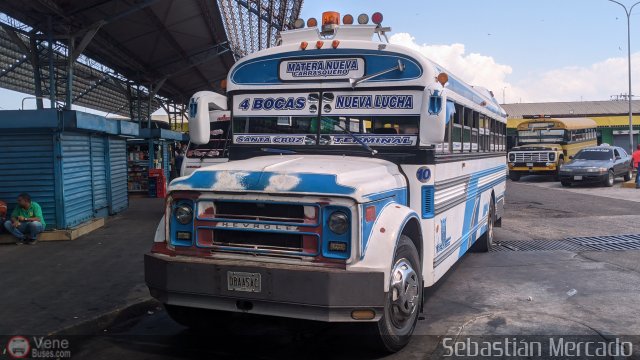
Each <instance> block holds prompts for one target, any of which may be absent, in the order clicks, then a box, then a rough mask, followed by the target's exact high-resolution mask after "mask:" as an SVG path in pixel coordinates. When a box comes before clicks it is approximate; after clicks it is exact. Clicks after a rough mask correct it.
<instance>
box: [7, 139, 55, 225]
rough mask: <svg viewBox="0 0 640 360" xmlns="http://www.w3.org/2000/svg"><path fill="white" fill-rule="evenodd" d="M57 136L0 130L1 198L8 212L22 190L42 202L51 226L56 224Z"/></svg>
mask: <svg viewBox="0 0 640 360" xmlns="http://www.w3.org/2000/svg"><path fill="white" fill-rule="evenodd" d="M53 147H54V135H53V134H25V133H19V132H18V133H7V132H4V131H1V130H0V199H1V200H4V201H6V202H7V204H8V206H9V213H10V212H11V211H13V209H14V208H15V206H16V198H17V197H18V194H20V193H21V192H27V193H29V194H30V195H31V197H32V199H33V201H35V202H37V203H38V204H40V206H41V207H42V214H43V216H44V220H45V222H46V223H47V226H48V227H49V228H52V227H55V225H56V204H55V197H54V194H55V191H54V189H55V176H54V155H53Z"/></svg>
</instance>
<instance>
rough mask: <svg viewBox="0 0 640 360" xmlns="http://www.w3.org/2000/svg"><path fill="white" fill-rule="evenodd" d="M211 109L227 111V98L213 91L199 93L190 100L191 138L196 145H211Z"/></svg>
mask: <svg viewBox="0 0 640 360" xmlns="http://www.w3.org/2000/svg"><path fill="white" fill-rule="evenodd" d="M210 109H212V110H227V97H226V96H224V95H220V94H218V93H214V92H212V91H198V92H197V93H195V94H193V96H192V97H191V100H189V138H190V140H191V142H192V143H194V144H198V145H204V144H208V143H209V139H210V137H211V134H210V132H211V124H210V122H211V120H210V117H209V110H210Z"/></svg>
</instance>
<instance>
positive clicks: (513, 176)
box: [509, 171, 520, 181]
mask: <svg viewBox="0 0 640 360" xmlns="http://www.w3.org/2000/svg"><path fill="white" fill-rule="evenodd" d="M509 179H511V181H520V173H517V172H515V171H510V172H509Z"/></svg>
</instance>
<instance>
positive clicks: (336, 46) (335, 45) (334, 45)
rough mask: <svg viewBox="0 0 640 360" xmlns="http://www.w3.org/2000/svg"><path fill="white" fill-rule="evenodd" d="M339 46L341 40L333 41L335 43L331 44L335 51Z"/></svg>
mask: <svg viewBox="0 0 640 360" xmlns="http://www.w3.org/2000/svg"><path fill="white" fill-rule="evenodd" d="M339 45H340V40H333V41H332V42H331V46H332V47H333V48H334V49H337V48H338V46H339Z"/></svg>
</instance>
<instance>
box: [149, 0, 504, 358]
mask: <svg viewBox="0 0 640 360" xmlns="http://www.w3.org/2000/svg"><path fill="white" fill-rule="evenodd" d="M349 18H350V19H353V18H352V17H351V16H348V17H347V16H345V19H347V20H348V19H349ZM359 18H360V19H368V16H366V15H361V16H360V17H359ZM372 19H373V20H374V22H375V23H376V24H374V25H368V24H361V25H338V23H339V15H337V14H336V13H333V12H331V13H325V14H323V26H322V29H321V30H319V29H316V28H315V27H311V28H306V29H305V28H299V29H295V30H289V31H283V32H281V33H280V40H279V42H278V44H277V46H274V47H272V48H270V49H266V50H262V51H259V52H257V53H254V54H251V55H248V56H246V57H244V58H242V59H240V60H239V61H238V62H237V63H236V64H235V65H234V66H233V68H232V69H231V71H230V73H229V76H228V81H227V83H228V93H227V94H228V96H229V104H230V106H229V108H230V109H231V117H232V120H231V122H232V128H233V134H232V145H231V147H230V151H229V154H230V159H229V160H230V161H229V162H227V163H224V164H218V165H215V166H210V167H207V168H202V169H198V170H196V171H195V172H194V173H193V174H191V175H190V176H188V177H183V178H180V179H176V180H174V181H173V182H172V183H171V184H170V189H169V191H170V193H169V196H168V198H167V200H166V215H165V217H164V219H163V220H162V222H161V224H160V225H159V227H158V230H157V232H156V236H155V242H154V246H153V248H152V250H151V252H150V253H149V254H147V255H146V257H145V269H146V271H145V272H146V282H147V284H148V286H149V288H150V292H151V294H152V295H153V296H154V297H156V298H157V299H159V300H160V301H161V302H163V303H164V304H165V305H166V309H167V311H168V313H169V315H170V316H171V317H173V318H174V319H175V320H176V321H178V322H180V323H182V324H185V325H187V326H194V325H197V323H198V322H200V321H201V320H202V317H203V315H204V314H206V313H207V312H205V311H204V310H206V311H211V310H218V311H219V312H218V314H219V316H220V319H223V318H224V316H225V315H227V314H228V313H230V312H244V313H250V314H262V315H271V316H281V317H290V318H301V319H311V320H319V321H327V322H356V323H362V324H361V326H363V327H369V328H370V329H371V330H373V331H372V332H373V334H375V335H374V337H375V340H376V341H377V343H378V344H379V345H381V346H382V347H383V349H385V350H387V351H397V350H399V349H401V348H402V347H403V346H405V345H406V344H407V342H408V341H409V339H410V337H411V334H412V333H413V331H414V328H415V326H416V322H417V319H418V314H419V313H420V312H421V311H422V306H423V290H424V289H425V288H429V287H432V286H433V285H434V284H435V283H436V282H437V281H438V280H439V279H440V278H442V276H443V275H444V274H445V273H446V272H447V271H448V270H449V269H450V268H451V267H452V266H453V265H454V264H455V263H456V262H457V261H458V260H459V259H460V258H461V257H462V256H463V255H465V253H467V252H469V251H478V252H482V251H488V249H489V248H490V247H491V246H492V244H493V234H494V232H493V230H494V225H499V224H500V219H501V217H502V214H503V208H504V193H505V181H506V169H507V166H506V152H505V151H504V148H505V133H506V113H505V111H504V110H503V109H502V108H501V107H500V106H499V105H498V102H497V101H496V99H495V98H494V97H493V94H492V93H491V92H490V91H488V90H486V89H483V88H479V87H473V86H470V85H467V84H465V83H464V82H463V81H461V80H460V79H459V78H457V77H456V76H454V75H453V74H451V73H450V72H448V71H447V70H445V68H444V67H442V66H440V65H438V64H436V63H434V62H432V61H430V60H429V59H427V58H425V57H424V56H423V55H422V54H421V53H420V52H418V51H415V50H413V49H410V48H407V47H404V46H400V45H395V44H390V43H387V42H384V41H382V40H381V41H377V40H375V39H385V38H386V35H385V33H386V32H387V31H389V29H388V28H384V27H382V26H380V22H381V19H382V15H381V14H379V13H376V14H374V15H373V16H372ZM347 22H349V21H347ZM311 23H313V22H311ZM296 24H298V26H299V25H300V24H304V22H303V21H302V20H299V21H296ZM219 101H220V102H222V103H224V102H225V101H226V99H223V97H222V96H221V95H220V96H219ZM190 121H192V122H193V124H192V123H191V122H190V124H189V126H190V131H191V132H192V134H191V135H192V136H191V139H192V142H196V143H198V142H205V141H208V136H206V131H208V130H207V129H208V128H207V127H206V126H205V125H204V124H203V123H202V122H199V120H198V118H197V117H196V118H192V119H190ZM220 321H221V322H220V324H223V323H224V320H220Z"/></svg>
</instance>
